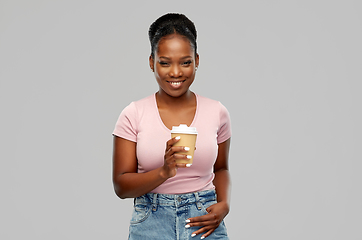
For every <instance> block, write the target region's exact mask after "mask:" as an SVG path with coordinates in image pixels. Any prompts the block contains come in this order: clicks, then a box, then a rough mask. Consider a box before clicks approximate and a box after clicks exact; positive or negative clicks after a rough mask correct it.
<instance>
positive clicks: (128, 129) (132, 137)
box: [113, 102, 137, 142]
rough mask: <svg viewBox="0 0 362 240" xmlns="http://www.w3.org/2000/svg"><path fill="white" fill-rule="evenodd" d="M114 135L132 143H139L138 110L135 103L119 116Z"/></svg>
mask: <svg viewBox="0 0 362 240" xmlns="http://www.w3.org/2000/svg"><path fill="white" fill-rule="evenodd" d="M113 135H115V136H117V137H121V138H124V139H127V140H129V141H132V142H136V141H137V109H136V105H135V103H134V102H132V103H131V104H130V105H128V106H127V107H126V108H124V109H123V111H122V112H121V114H120V115H119V117H118V120H117V123H116V126H115V128H114V131H113Z"/></svg>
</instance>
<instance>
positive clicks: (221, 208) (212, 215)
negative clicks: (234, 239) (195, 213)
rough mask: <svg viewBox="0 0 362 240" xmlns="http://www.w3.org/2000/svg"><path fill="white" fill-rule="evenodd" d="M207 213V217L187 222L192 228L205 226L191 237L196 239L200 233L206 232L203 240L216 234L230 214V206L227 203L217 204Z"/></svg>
mask: <svg viewBox="0 0 362 240" xmlns="http://www.w3.org/2000/svg"><path fill="white" fill-rule="evenodd" d="M206 211H207V212H208V214H206V215H203V216H200V217H193V218H189V219H188V220H186V221H189V223H187V225H189V226H190V227H196V226H203V227H202V228H200V229H199V230H197V231H195V232H193V233H192V235H191V236H193V237H194V236H196V235H198V234H200V233H203V232H206V233H205V234H204V235H202V236H201V239H204V238H206V237H208V236H209V235H210V234H211V233H212V232H214V231H215V229H216V228H217V227H218V226H219V225H220V223H221V222H222V220H223V219H224V218H225V217H226V215H227V214H228V213H229V204H227V203H225V202H219V203H215V204H214V205H211V206H210V207H208V208H207V209H206Z"/></svg>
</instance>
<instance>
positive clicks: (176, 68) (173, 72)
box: [169, 65, 183, 78]
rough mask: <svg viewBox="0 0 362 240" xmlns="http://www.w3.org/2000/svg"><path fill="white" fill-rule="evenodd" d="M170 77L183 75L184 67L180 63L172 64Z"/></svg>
mask: <svg viewBox="0 0 362 240" xmlns="http://www.w3.org/2000/svg"><path fill="white" fill-rule="evenodd" d="M169 75H170V77H174V78H178V77H181V76H182V75H183V72H182V69H181V67H180V66H179V65H172V66H171V68H170V72H169Z"/></svg>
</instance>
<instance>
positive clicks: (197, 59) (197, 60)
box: [195, 53, 200, 67]
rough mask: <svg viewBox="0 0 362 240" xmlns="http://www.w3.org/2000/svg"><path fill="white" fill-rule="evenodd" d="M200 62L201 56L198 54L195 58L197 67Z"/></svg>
mask: <svg viewBox="0 0 362 240" xmlns="http://www.w3.org/2000/svg"><path fill="white" fill-rule="evenodd" d="M199 60H200V57H199V54H198V53H196V56H195V67H199Z"/></svg>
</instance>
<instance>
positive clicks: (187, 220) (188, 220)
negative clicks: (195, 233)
mask: <svg viewBox="0 0 362 240" xmlns="http://www.w3.org/2000/svg"><path fill="white" fill-rule="evenodd" d="M186 166H187V165H186ZM185 222H187V223H189V222H191V221H190V219H186V221H185Z"/></svg>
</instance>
